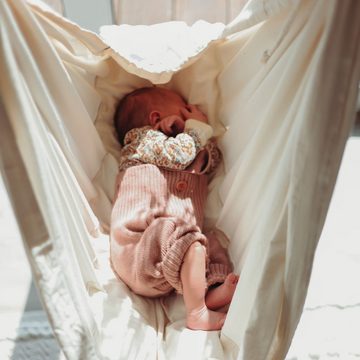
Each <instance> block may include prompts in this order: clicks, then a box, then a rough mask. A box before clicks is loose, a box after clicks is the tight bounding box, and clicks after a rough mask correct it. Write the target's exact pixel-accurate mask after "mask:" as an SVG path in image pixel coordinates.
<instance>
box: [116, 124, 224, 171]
mask: <svg viewBox="0 0 360 360" xmlns="http://www.w3.org/2000/svg"><path fill="white" fill-rule="evenodd" d="M206 148H208V149H207V150H208V151H207V153H208V155H207V156H206V163H205V164H203V166H202V171H199V172H201V173H205V172H206V173H208V172H210V171H213V170H214V168H215V167H216V166H217V165H218V163H219V162H220V158H221V156H220V152H219V150H218V149H217V146H216V143H215V141H209V142H208V144H206V146H205V147H204V149H206ZM201 150H202V148H201V143H200V138H199V134H198V133H197V131H196V130H195V129H186V130H185V132H183V133H180V134H178V135H177V136H176V137H169V136H167V135H165V134H164V133H162V132H161V131H158V130H154V129H152V128H151V127H150V126H144V127H141V128H134V129H131V130H130V131H129V132H128V133H127V134H126V135H125V139H124V147H123V148H122V150H121V157H120V164H119V170H125V169H126V168H128V167H130V166H134V165H140V164H144V163H145V164H153V165H156V166H159V167H161V168H165V169H173V170H185V169H186V168H188V167H189V165H190V164H192V163H193V162H194V160H195V158H196V156H197V155H198V154H199V152H200V151H201ZM210 159H212V160H214V161H210ZM196 172H198V171H196Z"/></svg>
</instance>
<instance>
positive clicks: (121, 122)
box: [114, 87, 158, 145]
mask: <svg viewBox="0 0 360 360" xmlns="http://www.w3.org/2000/svg"><path fill="white" fill-rule="evenodd" d="M155 89H158V88H156V87H144V88H140V89H136V90H134V91H132V92H131V93H129V94H127V95H125V96H124V97H123V98H122V99H121V100H120V102H119V104H118V105H117V108H116V111H115V116H114V125H115V130H116V133H117V136H118V139H119V142H120V144H122V145H123V144H124V137H125V135H126V133H127V132H128V131H129V130H131V129H133V128H135V127H139V126H142V124H144V123H145V120H146V117H147V116H148V112H149V109H148V104H147V103H146V102H145V103H144V102H141V103H140V101H139V98H140V96H142V95H144V94H148V93H152V92H154V91H156V90H155Z"/></svg>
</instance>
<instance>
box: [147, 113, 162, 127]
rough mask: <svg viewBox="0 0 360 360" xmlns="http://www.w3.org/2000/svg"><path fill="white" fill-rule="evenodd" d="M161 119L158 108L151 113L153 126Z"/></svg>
mask: <svg viewBox="0 0 360 360" xmlns="http://www.w3.org/2000/svg"><path fill="white" fill-rule="evenodd" d="M159 121H160V113H159V112H158V111H156V110H154V111H152V112H151V113H150V114H149V124H150V125H151V126H152V127H155V125H156V124H157V123H158V122H159Z"/></svg>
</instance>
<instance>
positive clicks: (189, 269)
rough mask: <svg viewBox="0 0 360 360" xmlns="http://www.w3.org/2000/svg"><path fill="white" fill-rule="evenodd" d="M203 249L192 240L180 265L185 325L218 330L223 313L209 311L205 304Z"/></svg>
mask: <svg viewBox="0 0 360 360" xmlns="http://www.w3.org/2000/svg"><path fill="white" fill-rule="evenodd" d="M205 256H206V254H205V249H204V247H203V246H202V245H201V244H200V242H194V243H193V244H192V245H191V246H190V247H189V249H188V250H187V252H186V254H185V257H184V262H183V265H182V267H181V272H180V276H181V282H182V288H183V295H184V302H185V307H186V325H187V327H188V328H190V329H193V330H220V329H221V328H222V326H223V324H224V321H225V316H226V315H225V314H224V313H220V312H215V311H211V310H209V309H208V308H207V306H206V304H205V291H206V276H205V271H206V264H205Z"/></svg>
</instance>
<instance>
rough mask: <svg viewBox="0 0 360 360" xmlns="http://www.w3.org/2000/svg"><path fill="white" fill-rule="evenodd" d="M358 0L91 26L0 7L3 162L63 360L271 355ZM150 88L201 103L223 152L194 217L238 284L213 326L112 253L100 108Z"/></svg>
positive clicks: (316, 204)
mask: <svg viewBox="0 0 360 360" xmlns="http://www.w3.org/2000/svg"><path fill="white" fill-rule="evenodd" d="M359 40H360V3H359V2H358V1H357V0H345V1H340V0H337V1H336V0H316V1H315V0H303V1H299V0H294V1H290V0H268V1H260V0H252V1H249V3H248V4H247V6H246V7H245V8H244V9H243V10H242V11H241V13H240V14H239V16H238V17H237V18H236V19H235V20H234V21H233V22H232V23H231V24H228V25H226V26H225V25H223V24H208V23H205V22H198V23H195V24H194V25H193V26H191V27H188V26H186V25H185V24H184V23H180V22H172V23H164V24H157V25H153V26H148V27H145V26H136V27H133V26H120V27H118V26H116V27H113V26H109V27H103V28H102V30H101V32H100V36H98V35H96V34H94V33H92V32H90V31H87V30H85V29H81V28H80V27H79V26H77V25H76V24H74V23H72V22H70V21H68V20H66V19H65V18H62V17H60V16H59V15H56V14H55V13H53V12H52V11H51V10H50V9H48V8H46V7H45V6H44V5H43V4H41V3H37V2H35V1H31V2H30V1H29V2H27V3H26V2H23V1H20V0H4V1H1V2H0V46H1V48H0V68H1V82H0V95H1V97H0V124H1V130H0V169H1V174H2V176H3V178H4V180H5V184H6V186H7V190H8V193H9V196H10V199H11V201H12V205H13V208H14V211H15V214H16V217H17V221H18V224H19V227H20V230H21V233H22V237H23V241H24V247H25V249H26V252H27V255H28V259H29V262H30V264H31V267H32V270H33V274H34V278H35V281H36V282H37V284H38V287H39V290H40V295H41V297H42V300H43V304H44V306H45V308H46V311H47V313H48V316H49V320H50V322H51V324H52V327H53V329H54V334H55V335H56V337H57V338H58V340H59V343H60V344H61V346H62V349H63V351H64V353H65V354H66V356H67V357H68V358H69V359H98V358H103V359H134V358H137V359H155V358H159V359H183V358H186V356H187V357H191V358H196V359H202V358H203V359H209V358H215V359H245V360H252V359H254V360H256V359H276V360H277V359H282V358H284V357H285V356H286V353H287V350H288V348H289V346H290V342H291V339H292V336H293V334H294V331H295V329H296V326H297V323H298V321H299V318H300V316H301V312H302V307H303V304H304V300H305V296H306V291H307V287H308V283H309V278H310V274H311V267H312V262H313V257H314V252H315V249H316V245H317V241H318V239H319V236H320V233H321V230H322V226H323V224H324V220H325V216H326V212H327V209H328V205H329V201H330V197H331V194H332V191H333V188H334V184H335V181H336V176H337V172H338V169H339V164H340V161H341V157H342V153H343V150H344V146H345V143H346V140H347V137H348V134H349V132H350V129H351V127H352V122H353V119H354V112H355V103H356V95H357V88H358V82H359V73H360V61H359V43H360V41H359ZM151 84H157V85H159V86H166V87H169V88H171V89H173V90H176V91H178V92H179V93H181V94H182V95H183V96H184V97H185V98H186V99H187V100H188V101H189V102H190V103H194V104H198V106H199V107H200V108H201V109H202V110H203V111H205V112H206V113H207V114H208V117H209V121H210V123H211V125H212V126H213V127H214V129H215V135H216V136H217V137H218V142H219V146H220V147H221V149H222V152H223V154H224V164H223V168H222V169H221V171H219V172H218V174H217V176H216V177H215V178H214V179H213V181H212V183H211V184H210V193H209V197H208V204H207V207H206V215H207V226H209V227H210V226H213V225H216V226H217V227H218V228H219V229H221V230H222V231H223V232H224V233H225V234H226V235H227V237H228V238H229V239H230V243H229V244H228V247H229V253H230V256H231V258H232V261H233V263H234V265H235V270H236V272H238V273H241V279H240V282H239V284H238V287H237V289H236V292H235V295H234V299H233V301H232V303H231V306H230V309H229V312H228V316H227V320H226V322H225V325H224V327H223V329H222V331H221V332H201V331H196V332H194V331H191V330H188V329H186V328H185V322H184V306H183V302H182V299H181V297H178V296H176V295H173V296H169V297H168V298H166V299H161V300H149V299H145V298H141V297H138V296H136V295H134V294H132V293H131V292H129V290H128V289H127V287H126V286H125V285H124V284H122V283H121V282H120V281H119V280H118V279H116V278H115V277H114V275H113V274H112V272H111V270H110V268H109V264H108V236H107V235H106V234H107V231H108V229H109V218H110V211H111V206H112V198H113V195H114V194H113V191H114V181H115V177H116V173H117V157H118V153H119V145H118V144H117V141H116V138H115V135H114V129H113V126H112V116H113V114H114V110H115V104H116V102H117V101H118V100H119V99H120V98H121V97H122V96H123V95H124V94H126V93H127V92H129V91H131V90H133V89H135V88H138V87H141V86H148V85H151Z"/></svg>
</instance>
